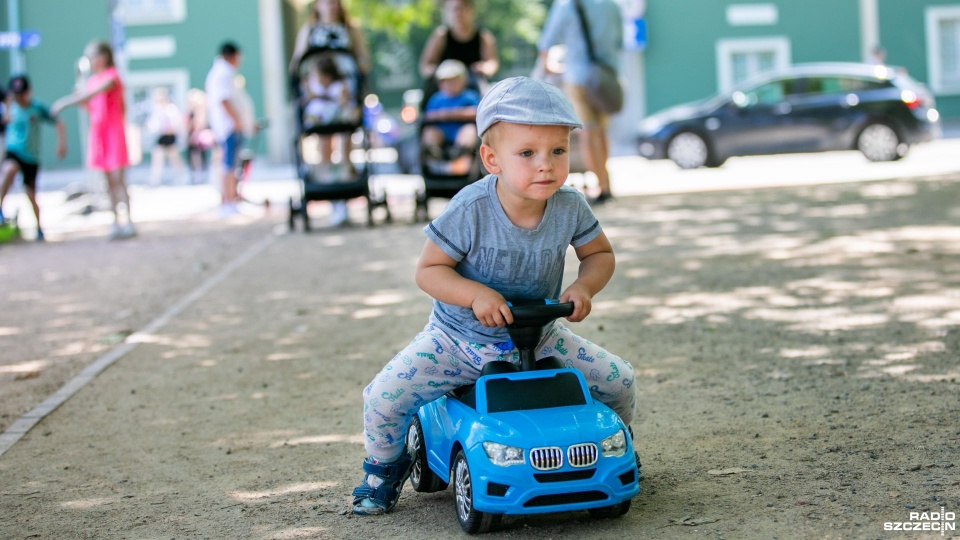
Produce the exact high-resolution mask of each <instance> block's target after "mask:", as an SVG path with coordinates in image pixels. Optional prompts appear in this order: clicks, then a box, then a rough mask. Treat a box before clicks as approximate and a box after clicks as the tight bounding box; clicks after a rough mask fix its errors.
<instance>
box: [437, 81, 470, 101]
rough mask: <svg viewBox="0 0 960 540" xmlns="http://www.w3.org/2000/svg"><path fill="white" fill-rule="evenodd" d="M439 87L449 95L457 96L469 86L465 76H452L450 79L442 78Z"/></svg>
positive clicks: (438, 83) (438, 82)
mask: <svg viewBox="0 0 960 540" xmlns="http://www.w3.org/2000/svg"><path fill="white" fill-rule="evenodd" d="M437 87H439V88H440V91H441V92H443V93H444V94H446V95H448V96H456V95H458V94H460V93H461V92H463V91H464V89H466V87H467V79H466V78H465V77H452V78H450V79H440V80H439V81H437Z"/></svg>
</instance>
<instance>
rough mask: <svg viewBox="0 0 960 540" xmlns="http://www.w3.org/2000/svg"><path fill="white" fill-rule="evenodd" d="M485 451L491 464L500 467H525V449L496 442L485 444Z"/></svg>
mask: <svg viewBox="0 0 960 540" xmlns="http://www.w3.org/2000/svg"><path fill="white" fill-rule="evenodd" d="M483 451H484V452H486V453H487V457H488V458H490V463H493V464H494V465H499V466H500V467H509V466H510V465H523V464H524V463H526V460H525V459H524V458H523V449H522V448H517V447H515V446H507V445H505V444H500V443H495V442H489V441H488V442H485V443H483Z"/></svg>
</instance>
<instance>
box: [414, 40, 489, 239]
mask: <svg viewBox="0 0 960 540" xmlns="http://www.w3.org/2000/svg"><path fill="white" fill-rule="evenodd" d="M467 75H468V72H467V67H466V65H464V63H463V62H461V61H459V60H453V59H447V60H444V61H443V62H441V63H440V65H439V66H438V67H437V71H436V73H435V74H434V78H435V79H436V83H437V87H438V91H437V92H435V93H434V94H432V95H431V96H429V97H428V98H427V100H426V105H425V106H424V109H423V121H422V122H421V124H420V147H421V160H422V161H421V165H422V167H421V169H422V171H423V180H424V191H423V192H422V193H418V194H417V208H416V218H417V219H421V218H422V219H424V220H426V219H428V215H427V200H428V199H429V198H430V197H443V198H450V197H453V196H454V195H455V194H456V193H457V192H458V191H460V189H461V188H463V187H464V186H466V185H467V184H469V183H471V182H474V181H476V180H478V179H479V178H480V177H481V176H482V175H481V171H480V160H479V159H478V158H477V146H478V142H479V137H477V127H476V118H477V105H479V104H480V94H479V92H477V90H475V89H474V88H468V86H467Z"/></svg>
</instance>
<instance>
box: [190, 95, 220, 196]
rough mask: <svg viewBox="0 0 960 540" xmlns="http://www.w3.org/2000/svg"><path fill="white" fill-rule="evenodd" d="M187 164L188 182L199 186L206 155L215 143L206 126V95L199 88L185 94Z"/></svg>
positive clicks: (204, 169) (202, 177) (203, 171)
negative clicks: (188, 167) (188, 166)
mask: <svg viewBox="0 0 960 540" xmlns="http://www.w3.org/2000/svg"><path fill="white" fill-rule="evenodd" d="M186 123H187V162H188V163H189V165H190V181H191V183H194V184H199V183H201V182H203V180H204V174H205V171H206V169H207V154H208V152H210V149H211V148H213V145H214V144H215V143H216V141H214V140H213V133H212V132H211V131H210V126H209V125H208V124H207V95H206V94H205V93H204V92H203V90H201V89H199V88H191V89H190V91H189V92H187V115H186Z"/></svg>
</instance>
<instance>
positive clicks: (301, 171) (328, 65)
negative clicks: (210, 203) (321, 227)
mask: <svg viewBox="0 0 960 540" xmlns="http://www.w3.org/2000/svg"><path fill="white" fill-rule="evenodd" d="M294 82H295V84H294V92H295V93H296V103H297V112H298V122H297V124H298V128H299V135H298V137H297V139H296V143H295V145H296V152H295V155H296V159H297V171H298V175H299V176H300V179H301V180H302V190H301V197H300V201H299V202H296V201H294V200H293V199H291V200H290V220H289V225H290V228H291V230H292V229H293V228H294V227H295V219H296V217H297V216H299V217H301V218H302V219H303V226H304V230H309V229H310V220H309V215H308V213H307V205H308V203H309V202H311V201H330V202H331V203H332V204H333V209H332V212H331V224H332V225H340V224H342V223H344V222H345V221H346V219H347V207H346V200H347V199H352V198H356V197H364V198H365V199H366V200H367V217H368V223H369V224H371V225H372V224H373V210H374V208H376V207H380V206H382V207H384V208H385V209H386V217H387V220H388V221H389V220H390V210H389V208H388V207H387V205H386V196H385V194H384V193H383V190H382V189H380V190H379V191H378V193H376V194H373V193H371V190H370V183H369V180H370V174H371V171H370V167H369V163H370V161H369V160H368V159H364V160H362V161H360V162H359V163H356V164H355V163H354V162H353V161H352V160H351V159H350V157H351V153H352V152H351V151H352V148H353V144H354V140H356V141H357V142H362V144H363V149H364V150H365V152H363V154H364V155H365V156H366V155H367V154H368V152H366V150H369V140H370V137H369V134H368V133H367V132H366V131H365V128H364V123H363V114H362V111H363V77H362V74H361V72H360V70H359V69H358V66H357V62H356V60H355V58H354V57H353V55H352V54H351V53H350V52H349V51H347V50H344V49H330V48H321V47H317V48H313V49H310V50H308V51H307V52H306V53H305V54H304V55H303V56H302V58H301V60H300V63H299V67H298V70H297V73H296V74H295V80H294Z"/></svg>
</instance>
